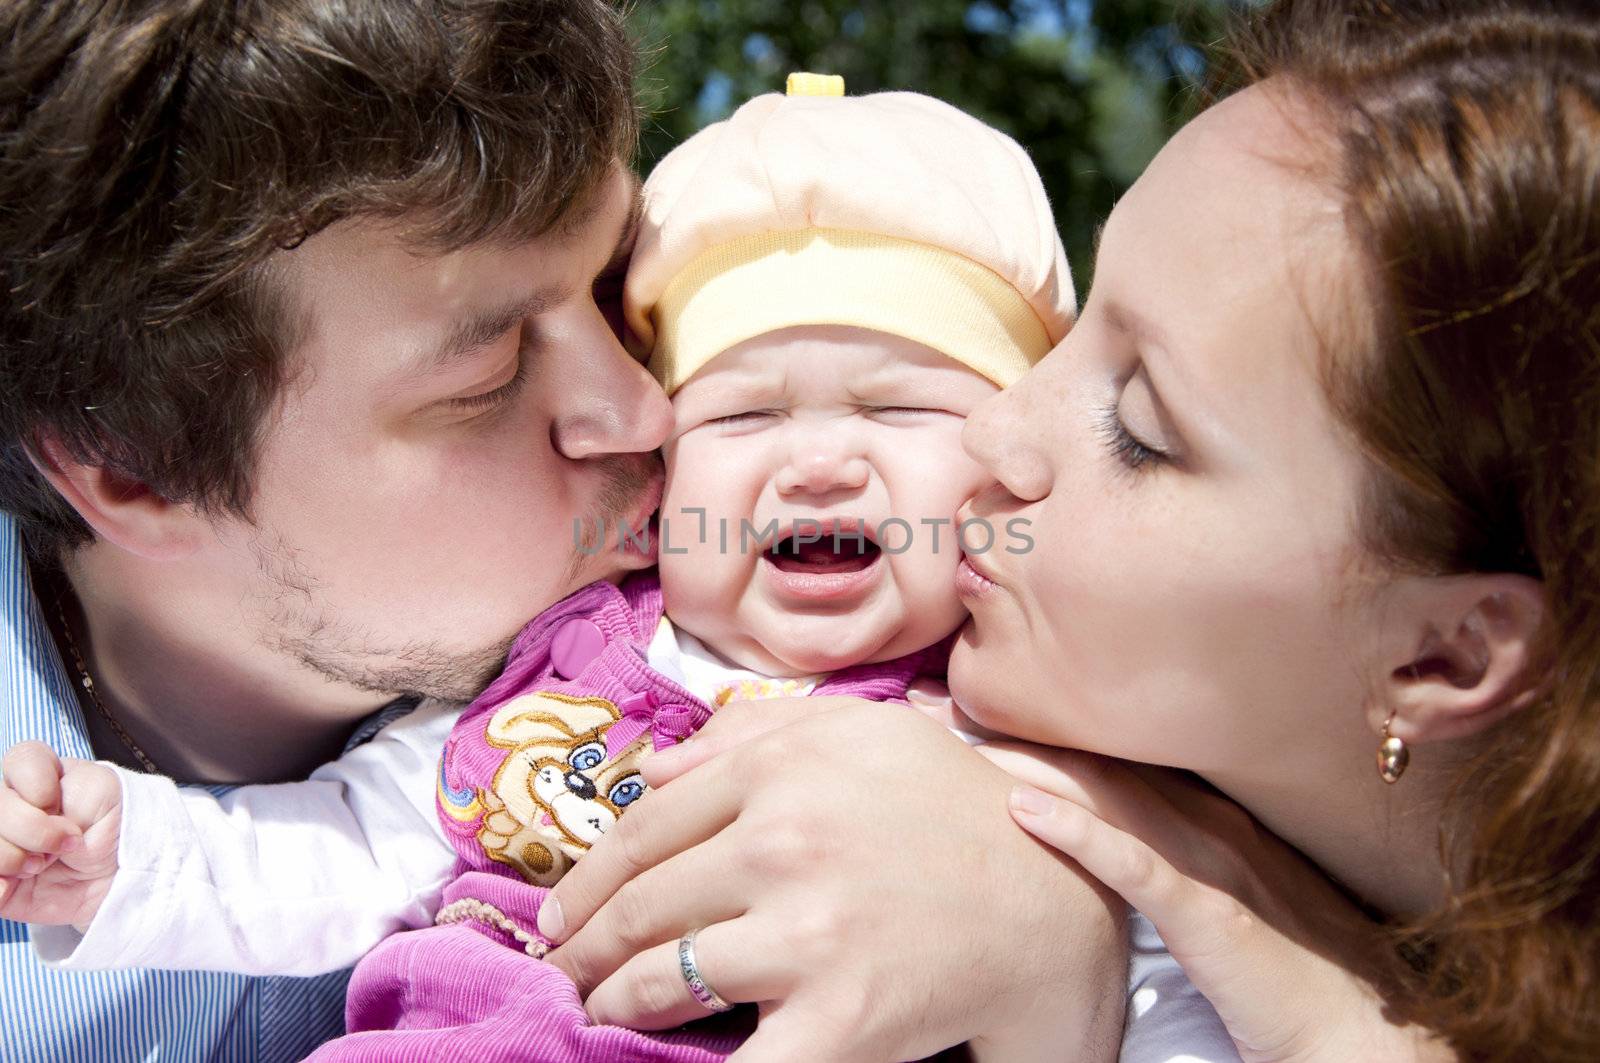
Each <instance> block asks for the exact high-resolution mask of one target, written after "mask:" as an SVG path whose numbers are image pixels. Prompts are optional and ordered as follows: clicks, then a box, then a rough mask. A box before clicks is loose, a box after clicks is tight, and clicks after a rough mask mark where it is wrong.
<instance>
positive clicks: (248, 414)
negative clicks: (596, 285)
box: [0, 0, 637, 556]
mask: <svg viewBox="0 0 1600 1063" xmlns="http://www.w3.org/2000/svg"><path fill="white" fill-rule="evenodd" d="M634 66H635V62H634V51H633V47H632V45H631V44H630V43H629V41H628V38H627V35H626V33H625V32H624V27H623V22H622V17H621V14H620V13H619V10H618V8H617V6H616V4H615V3H613V0H250V2H238V0H236V2H229V3H221V2H217V0H146V2H142V3H105V2H88V0H31V2H28V3H17V2H11V3H5V4H3V5H0V290H3V291H4V292H5V298H4V300H3V301H0V509H3V510H5V511H6V512H8V513H10V514H12V515H13V516H14V517H15V518H16V519H17V521H18V523H19V524H20V526H21V527H22V530H23V532H24V535H25V537H26V539H27V541H28V545H29V546H30V548H31V549H32V550H33V551H34V552H35V553H36V554H38V555H41V556H55V555H59V554H60V553H61V552H63V551H65V550H68V549H71V548H72V547H75V546H77V545H80V544H82V543H85V542H87V541H89V540H90V539H91V538H92V535H91V533H90V531H89V528H88V526H87V525H86V524H85V523H84V522H83V521H82V519H81V518H80V517H79V516H78V514H77V513H76V512H74V511H73V509H72V508H71V507H70V506H69V505H67V503H66V502H65V501H63V500H62V499H61V497H60V496H59V495H58V494H56V492H55V491H54V489H52V488H51V487H50V485H49V484H48V483H46V482H45V480H44V479H43V478H42V477H41V476H39V475H38V473H36V472H35V470H34V468H33V465H32V463H31V461H30V460H29V455H30V452H37V451H38V449H39V444H40V441H41V439H46V438H48V439H51V440H53V441H54V442H56V443H58V444H59V445H61V446H63V447H65V448H66V449H67V450H68V451H69V452H71V453H72V454H73V455H74V456H76V457H78V458H79V459H82V460H85V461H92V462H95V463H98V464H100V465H103V466H105V467H107V468H109V469H112V470H113V471H115V472H117V473H119V474H121V475H123V476H125V477H126V478H128V479H130V480H132V481H135V482H137V483H141V484H144V485H147V486H148V487H149V488H150V489H151V490H153V491H154V492H156V493H157V494H159V495H161V496H163V497H165V498H169V499H173V500H177V501H185V502H193V503H195V504H197V505H199V506H202V507H204V508H207V509H211V510H213V511H219V512H236V513H244V512H247V510H248V505H249V501H250V496H251V487H252V476H251V473H252V471H253V466H254V457H255V444H256V442H257V437H258V436H259V434H260V433H259V428H260V426H261V424H262V423H263V419H264V416H265V414H266V412H267V410H268V409H269V408H270V406H271V404H272V402H273V401H274V399H275V398H276V396H277V394H278V389H279V387H280V385H281V384H282V382H283V381H284V380H285V379H286V378H287V377H288V375H289V371H288V369H287V368H286V365H287V362H288V359H289V357H290V354H291V348H292V347H293V346H294V338H295V335H296V333H297V329H298V328H299V326H300V321H301V315H300V314H298V313H296V312H295V308H293V307H290V306H288V305H287V303H288V299H287V298H286V296H285V293H284V292H282V291H281V290H280V288H281V285H278V284H274V283H272V281H273V279H274V275H273V274H272V272H271V270H270V260H275V259H276V258H281V257H282V256H281V254H280V252H281V250H282V249H285V248H290V247H293V246H295V245H296V244H298V243H299V242H300V241H302V240H304V239H305V238H306V237H308V236H310V235H312V234H314V233H316V232H318V231H319V230H321V229H323V228H325V227H327V226H329V225H331V224H333V223H335V222H338V221H341V220H343V219H347V218H353V217H375V218H396V219H400V218H403V219H404V220H405V222H406V224H407V225H408V226H409V228H410V229H411V230H412V231H413V233H414V236H415V240H416V243H418V244H419V245H420V246H423V247H427V248H439V249H448V248H456V247H461V246H464V245H466V244H470V243H474V242H477V241H480V240H484V239H486V238H496V239H531V238H533V237H534V236H537V235H539V234H541V233H543V232H545V231H547V230H549V229H550V228H551V227H552V226H554V225H556V224H557V223H558V222H559V221H560V220H562V219H563V218H564V217H566V216H567V215H568V212H569V209H570V208H571V207H572V206H573V205H574V204H575V203H577V202H579V201H581V200H582V199H583V198H584V197H585V196H587V195H588V194H589V193H590V191H591V190H593V189H596V188H598V187H600V186H601V182H602V179H603V178H604V177H605V176H606V174H607V173H609V172H610V170H611V168H612V167H613V166H614V165H615V163H616V161H617V160H618V158H619V157H628V156H630V155H631V154H632V151H633V147H634V138H635V132H636V126H637V118H636V113H635V107H634V99H633V73H634Z"/></svg>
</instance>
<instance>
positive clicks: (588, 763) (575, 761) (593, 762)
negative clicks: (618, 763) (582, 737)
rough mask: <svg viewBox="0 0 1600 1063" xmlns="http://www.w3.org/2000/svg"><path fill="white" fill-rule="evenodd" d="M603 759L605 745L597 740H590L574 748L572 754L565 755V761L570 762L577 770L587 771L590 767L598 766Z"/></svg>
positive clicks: (604, 756) (604, 757)
mask: <svg viewBox="0 0 1600 1063" xmlns="http://www.w3.org/2000/svg"><path fill="white" fill-rule="evenodd" d="M605 759H606V747H605V746H603V745H601V744H600V743H599V742H590V743H588V744H587V745H581V746H579V747H578V748H577V749H574V750H573V751H572V755H571V756H569V757H567V763H568V764H571V765H572V766H573V768H574V769H576V770H577V771H589V770H590V769H592V768H597V767H599V766H600V765H601V764H602V763H604V761H605Z"/></svg>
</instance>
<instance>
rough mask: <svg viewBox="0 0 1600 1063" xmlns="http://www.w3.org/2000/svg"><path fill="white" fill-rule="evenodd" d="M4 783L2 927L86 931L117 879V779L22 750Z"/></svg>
mask: <svg viewBox="0 0 1600 1063" xmlns="http://www.w3.org/2000/svg"><path fill="white" fill-rule="evenodd" d="M0 776H4V781H3V782H0V919H14V920H16V921H17V922H21V923H40V924H44V925H47V926H63V925H68V924H70V925H72V926H75V927H77V928H78V929H79V930H82V929H84V928H85V927H87V926H88V925H89V921H90V920H91V919H93V918H94V913H95V912H97V911H99V909H100V903H101V902H102V901H103V900H105V897H106V893H107V892H108V891H109V890H110V889H111V879H112V877H113V876H114V875H115V874H116V873H117V835H118V834H119V832H120V831H121V828H122V784H121V783H120V782H119V781H118V780H117V773H116V772H114V771H112V770H111V769H110V768H108V767H106V766H105V765H104V764H96V763H95V762H93V761H90V760H74V759H70V758H69V759H67V760H62V759H61V758H60V757H58V756H56V754H55V751H54V750H52V749H51V748H50V747H49V746H46V745H44V744H43V743H41V742H23V743H20V744H19V745H15V746H12V747H11V750H10V751H9V752H8V753H6V755H5V761H4V763H3V764H0Z"/></svg>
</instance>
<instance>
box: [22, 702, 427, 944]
mask: <svg viewBox="0 0 1600 1063" xmlns="http://www.w3.org/2000/svg"><path fill="white" fill-rule="evenodd" d="M455 717H456V710H455V708H454V707H447V706H440V705H434V704H428V703H424V704H423V705H422V706H421V707H419V708H418V709H416V710H415V711H414V712H412V713H411V714H409V715H408V716H405V717H403V718H401V719H399V720H396V721H395V722H394V723H392V724H390V725H389V726H387V727H385V728H384V729H383V730H381V731H380V732H379V733H378V735H377V736H376V737H375V738H373V739H372V741H370V742H368V743H366V744H365V745H362V746H359V747H357V748H356V749H354V750H351V751H350V752H349V753H347V754H345V755H344V756H343V757H341V758H340V759H339V760H337V761H335V762H333V763H332V764H327V765H324V766H323V767H321V768H319V769H317V770H316V771H315V772H313V773H312V775H311V778H310V779H308V780H307V781H305V782H300V783H283V784H277V785H270V786H242V787H238V788H235V789H232V790H228V791H225V792H222V793H220V794H213V793H212V792H210V791H208V790H206V789H203V788H199V787H178V786H176V785H174V784H173V783H172V782H171V781H170V780H167V779H162V778H157V777H153V776H148V775H137V774H134V773H131V772H121V771H120V770H119V772H118V774H119V775H120V777H121V784H122V785H121V831H120V841H118V842H117V844H116V849H115V855H116V859H115V864H114V867H113V869H114V872H115V876H114V878H113V879H112V880H111V884H110V888H109V891H107V892H105V893H104V894H103V896H104V900H103V901H101V902H100V904H99V906H98V910H97V911H95V910H90V912H89V913H88V914H89V915H90V916H92V918H90V919H89V920H88V921H87V922H86V923H85V922H80V921H79V920H76V919H74V920H54V921H56V922H72V923H76V924H77V926H78V927H81V932H80V931H79V930H78V929H74V928H72V927H67V926H56V927H36V928H35V929H34V930H33V935H32V936H33V941H34V947H35V948H36V950H37V951H38V952H39V954H40V956H41V958H42V959H44V960H45V961H46V962H49V963H51V964H53V965H56V966H61V967H65V968H69V969H85V970H88V969H101V968H110V967H167V968H179V969H202V970H225V971H237V972H241V973H246V974H293V975H309V974H317V973H321V972H324V971H330V970H337V969H339V968H341V967H346V966H349V965H350V964H352V963H354V962H355V961H356V960H357V959H359V958H360V957H361V955H362V954H364V953H365V952H366V951H367V950H369V949H370V948H372V947H373V946H374V945H376V944H377V943H378V942H379V941H380V940H382V939H383V938H384V937H386V936H387V935H389V934H391V933H394V932H395V931H398V930H403V929H407V928H411V927H418V926H425V925H428V924H430V923H431V922H432V921H433V915H434V912H435V910H436V909H437V907H438V901H439V894H440V892H441V891H442V889H443V887H444V884H445V882H446V880H447V878H448V876H449V872H450V869H451V867H452V866H453V864H454V855H453V853H452V851H451V849H450V846H449V844H448V843H447V842H446V841H445V839H444V837H443V835H442V834H441V832H440V829H439V827H438V820H437V814H436V812H435V808H434V792H435V791H434V785H435V784H434V779H435V775H436V773H437V771H438V763H439V756H440V752H441V750H442V749H443V746H444V741H445V738H446V737H447V736H448V734H449V731H450V727H451V725H452V724H453V722H454V720H455ZM80 763H81V762H80ZM94 767H103V766H100V765H94ZM69 770H71V769H70V767H69ZM92 834H93V832H92V830H91V831H90V832H88V834H87V835H86V837H89V836H92ZM18 918H20V916H19V917H18Z"/></svg>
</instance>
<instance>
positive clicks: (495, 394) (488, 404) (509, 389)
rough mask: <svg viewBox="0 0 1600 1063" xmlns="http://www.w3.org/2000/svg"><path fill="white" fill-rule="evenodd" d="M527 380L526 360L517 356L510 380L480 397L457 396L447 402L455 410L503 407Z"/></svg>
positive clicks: (514, 396)
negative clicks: (514, 370) (515, 366)
mask: <svg viewBox="0 0 1600 1063" xmlns="http://www.w3.org/2000/svg"><path fill="white" fill-rule="evenodd" d="M527 379H528V359H527V358H525V357H523V356H521V355H518V357H517V369H516V372H514V373H513V374H512V375H511V379H510V380H508V381H506V382H505V383H504V384H501V385H500V386H499V387H497V388H495V389H494V390H493V391H485V392H483V393H482V394H480V395H458V396H457V397H456V398H453V399H451V400H449V405H450V406H451V407H452V408H454V409H457V410H473V411H475V410H488V409H492V408H494V407H496V406H503V405H505V404H506V403H508V402H510V401H511V400H512V399H514V398H516V397H517V393H518V392H520V391H521V390H522V385H523V384H524V383H526V382H527Z"/></svg>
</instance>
